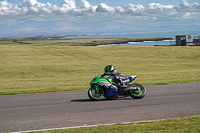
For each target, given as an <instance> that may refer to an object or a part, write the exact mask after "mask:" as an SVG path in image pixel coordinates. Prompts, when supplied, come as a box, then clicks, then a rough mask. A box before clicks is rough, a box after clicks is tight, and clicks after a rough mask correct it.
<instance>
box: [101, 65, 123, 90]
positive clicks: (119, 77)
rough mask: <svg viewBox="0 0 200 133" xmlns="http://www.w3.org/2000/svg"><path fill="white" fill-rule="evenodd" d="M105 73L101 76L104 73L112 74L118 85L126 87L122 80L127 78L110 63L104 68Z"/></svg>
mask: <svg viewBox="0 0 200 133" xmlns="http://www.w3.org/2000/svg"><path fill="white" fill-rule="evenodd" d="M104 71H105V73H104V74H103V75H101V76H105V75H112V76H114V78H115V79H116V80H117V81H119V83H120V86H121V87H122V88H123V87H127V86H126V85H125V83H124V82H123V80H125V79H127V78H126V77H125V76H124V75H123V74H122V73H120V72H118V71H117V70H116V69H114V68H113V66H112V65H107V66H106V67H105V68H104Z"/></svg>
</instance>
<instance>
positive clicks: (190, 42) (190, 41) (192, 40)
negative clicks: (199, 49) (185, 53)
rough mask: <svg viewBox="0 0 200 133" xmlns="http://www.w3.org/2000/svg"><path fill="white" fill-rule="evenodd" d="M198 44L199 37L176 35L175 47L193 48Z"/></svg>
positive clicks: (199, 41) (199, 42)
mask: <svg viewBox="0 0 200 133" xmlns="http://www.w3.org/2000/svg"><path fill="white" fill-rule="evenodd" d="M199 44H200V35H199V36H194V35H176V46H195V45H199Z"/></svg>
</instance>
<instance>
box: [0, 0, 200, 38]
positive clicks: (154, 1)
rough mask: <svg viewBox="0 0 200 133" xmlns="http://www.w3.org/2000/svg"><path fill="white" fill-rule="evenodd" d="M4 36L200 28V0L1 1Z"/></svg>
mask: <svg viewBox="0 0 200 133" xmlns="http://www.w3.org/2000/svg"><path fill="white" fill-rule="evenodd" d="M0 20H1V21H0V31H1V32H0V37H1V36H8V35H24V34H26V35H30V34H31V35H36V34H98V33H118V32H121V33H122V32H123V33H128V32H149V31H152V32H153V31H160V30H161V31H165V30H185V29H197V30H198V29H200V0H0Z"/></svg>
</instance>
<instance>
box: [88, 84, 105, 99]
mask: <svg viewBox="0 0 200 133" xmlns="http://www.w3.org/2000/svg"><path fill="white" fill-rule="evenodd" d="M88 97H89V98H90V99H91V100H93V101H101V100H103V99H104V98H105V92H104V90H103V89H102V88H100V87H98V92H97V90H96V88H95V87H92V88H90V89H89V90H88Z"/></svg>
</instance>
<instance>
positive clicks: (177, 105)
mask: <svg viewBox="0 0 200 133" xmlns="http://www.w3.org/2000/svg"><path fill="white" fill-rule="evenodd" d="M145 87H146V89H147V95H146V96H145V97H144V98H143V99H137V100H136V99H132V98H119V99H117V100H104V101H99V102H94V101H90V100H89V99H88V96H87V91H70V92H56V93H43V94H24V95H7V96H0V132H1V133H5V132H17V131H27V130H38V129H49V128H62V127H74V126H84V125H98V124H109V123H123V122H135V121H147V120H158V119H168V118H183V117H189V116H193V115H200V96H199V95H200V82H195V83H182V84H170V85H156V86H145Z"/></svg>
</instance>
